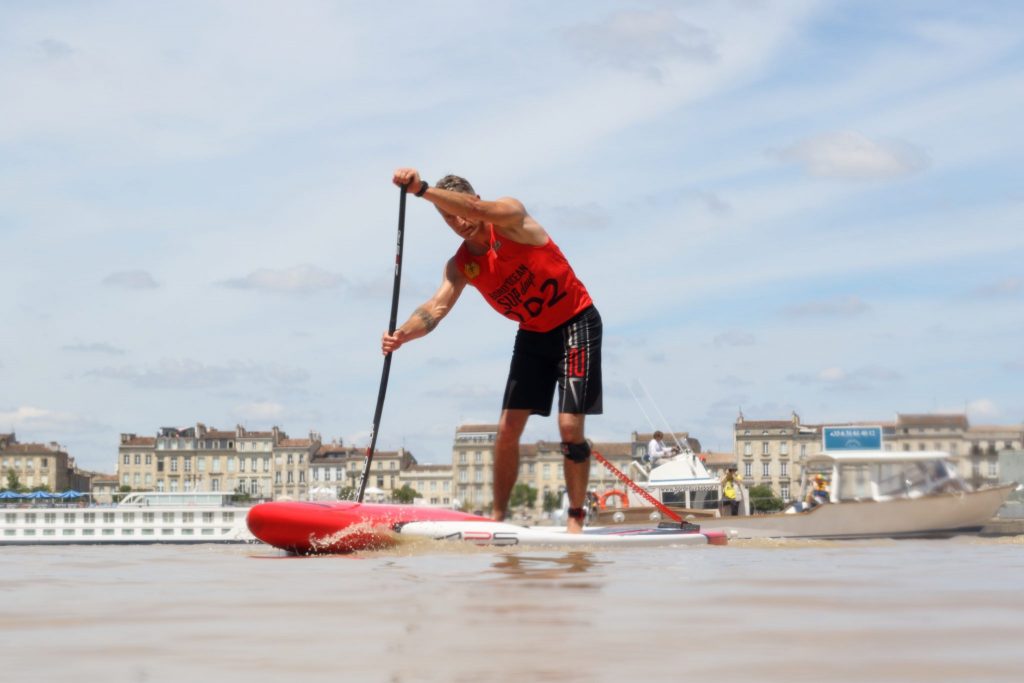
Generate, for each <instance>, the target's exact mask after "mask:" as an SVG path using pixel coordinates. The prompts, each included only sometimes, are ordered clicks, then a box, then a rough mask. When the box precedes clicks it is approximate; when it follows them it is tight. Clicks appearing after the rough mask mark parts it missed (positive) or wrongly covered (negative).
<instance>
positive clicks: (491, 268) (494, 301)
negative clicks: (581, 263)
mask: <svg viewBox="0 0 1024 683" xmlns="http://www.w3.org/2000/svg"><path fill="white" fill-rule="evenodd" d="M488 227H489V229H490V232H491V238H490V239H491V248H490V249H488V250H487V253H486V254H482V255H481V256H474V255H473V254H471V253H470V252H469V247H468V246H467V245H466V243H465V242H463V243H462V246H461V247H459V250H458V251H456V252H455V266H456V267H457V268H458V269H459V270H460V271H461V272H462V274H463V275H465V276H466V279H467V280H468V281H469V284H471V285H473V286H474V287H476V288H477V289H478V290H480V293H481V294H482V295H483V297H484V299H486V300H487V303H489V304H490V305H491V307H492V308H493V309H494V310H496V311H497V312H498V313H501V314H502V315H503V316H505V317H506V318H508V319H509V320H515V321H516V322H517V323H519V327H520V328H521V329H524V330H529V331H531V332H548V331H550V330H553V329H555V328H556V327H558V326H559V325H561V324H562V323H564V322H566V321H567V320H569V319H570V318H572V317H573V316H575V315H576V314H577V313H579V312H580V311H583V310H584V309H586V308H587V307H588V306H591V305H592V304H593V301H591V299H590V294H588V293H587V288H586V287H584V286H583V283H582V282H580V281H579V279H578V278H577V277H576V273H574V272H573V270H572V267H571V266H570V265H569V262H568V261H567V260H566V258H565V256H564V255H563V254H562V250H561V249H559V248H558V245H556V244H555V243H554V241H553V240H552V239H551V238H550V237H548V241H547V244H545V245H544V246H542V247H536V246H533V245H531V244H520V243H518V242H513V241H512V240H508V239H503V238H502V237H501V235H499V234H498V233H496V232H495V231H494V226H488Z"/></svg>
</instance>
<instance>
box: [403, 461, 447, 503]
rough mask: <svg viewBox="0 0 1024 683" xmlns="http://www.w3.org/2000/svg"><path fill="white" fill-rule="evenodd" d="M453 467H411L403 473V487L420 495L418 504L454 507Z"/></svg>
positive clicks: (416, 465) (414, 465)
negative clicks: (406, 486)
mask: <svg viewBox="0 0 1024 683" xmlns="http://www.w3.org/2000/svg"><path fill="white" fill-rule="evenodd" d="M452 471H453V470H452V466H451V465H418V464H413V465H410V466H409V467H408V468H407V469H404V470H402V472H401V482H402V485H403V486H404V485H408V486H409V487H410V488H412V489H413V490H414V491H416V492H417V493H419V494H420V495H419V497H418V498H417V499H416V502H417V503H421V504H426V505H439V506H442V507H451V506H454V504H455V503H454V500H453V498H452Z"/></svg>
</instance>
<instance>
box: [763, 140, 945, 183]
mask: <svg viewBox="0 0 1024 683" xmlns="http://www.w3.org/2000/svg"><path fill="white" fill-rule="evenodd" d="M772 154H773V155H774V156H776V157H778V158H779V159H781V160H783V161H787V162H791V163H795V164H798V165H800V166H802V167H803V169H804V171H805V172H806V173H808V174H809V175H812V176H817V177H821V178H837V179H843V180H878V179H886V178H895V177H898V176H903V175H908V174H911V173H917V172H919V171H921V170H923V169H924V168H926V167H927V166H928V163H929V161H928V157H927V156H926V155H925V153H924V151H923V150H921V149H918V148H917V147H915V146H914V145H911V144H910V143H908V142H904V141H901V140H894V139H889V140H882V139H871V138H869V137H867V136H866V135H863V134H862V133H859V132H856V131H836V132H832V133H822V134H821V135H817V136H814V137H810V138H805V139H804V140H801V141H799V142H796V143H794V144H793V145H790V146H789V147H786V148H783V149H781V150H778V151H775V152H772Z"/></svg>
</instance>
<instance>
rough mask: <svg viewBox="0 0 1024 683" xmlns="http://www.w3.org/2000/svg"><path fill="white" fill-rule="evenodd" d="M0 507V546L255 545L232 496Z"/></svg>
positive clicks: (141, 495)
mask: <svg viewBox="0 0 1024 683" xmlns="http://www.w3.org/2000/svg"><path fill="white" fill-rule="evenodd" d="M24 498H26V500H21V501H18V502H17V503H15V502H14V501H13V500H12V501H4V502H5V503H6V505H4V506H2V507H0V546H4V545H57V544H90V545H91V544H139V543H176V544H183V543H244V542H255V540H256V539H255V537H254V536H253V535H252V533H250V531H249V529H248V527H246V525H245V515H246V512H248V509H249V508H248V507H247V506H238V505H232V504H231V498H232V494H231V493H221V492H184V493H176V492H169V493H165V492H157V491H136V492H131V493H128V494H127V495H125V497H124V498H123V499H122V500H121V501H120V502H119V503H117V504H116V505H85V504H81V505H79V504H76V503H64V504H54V503H50V502H47V503H46V504H42V505H40V504H33V503H34V502H35V501H32V500H29V498H30V496H24Z"/></svg>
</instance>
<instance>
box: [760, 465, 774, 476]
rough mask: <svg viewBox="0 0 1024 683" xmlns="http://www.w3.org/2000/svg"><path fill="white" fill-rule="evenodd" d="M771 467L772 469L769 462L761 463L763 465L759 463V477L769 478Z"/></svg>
mask: <svg viewBox="0 0 1024 683" xmlns="http://www.w3.org/2000/svg"><path fill="white" fill-rule="evenodd" d="M771 467H772V464H771V463H770V462H763V463H761V476H762V477H769V476H771V474H772V472H771Z"/></svg>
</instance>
